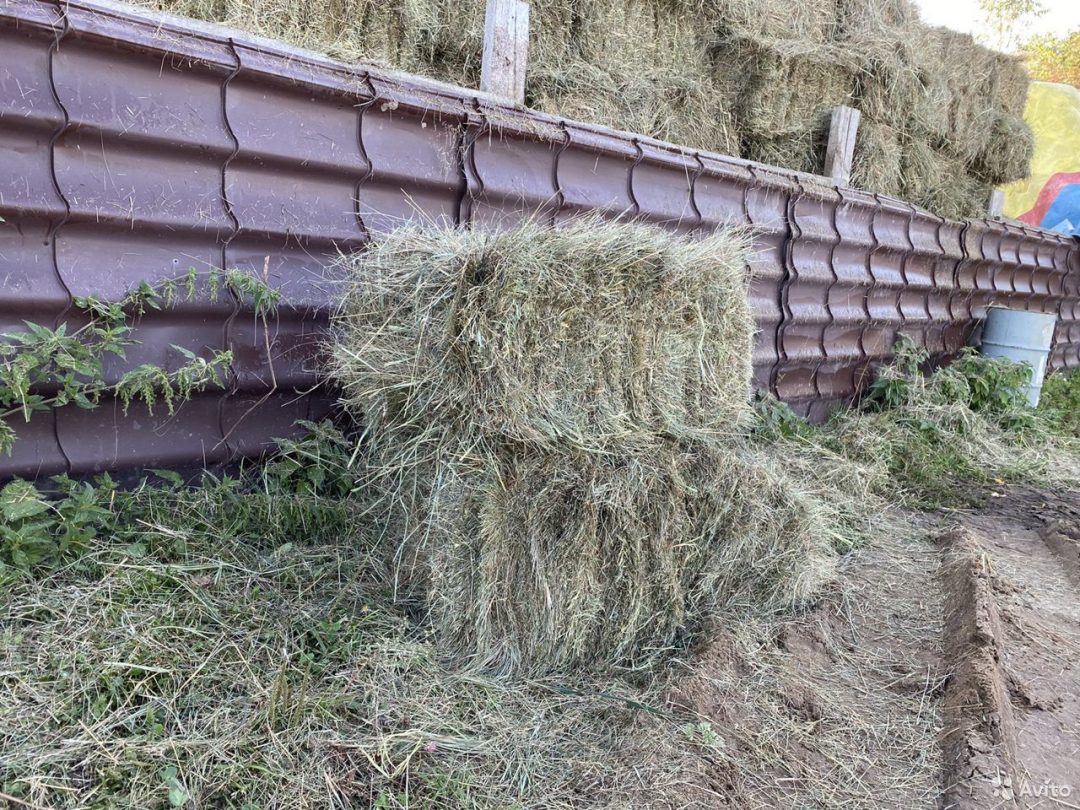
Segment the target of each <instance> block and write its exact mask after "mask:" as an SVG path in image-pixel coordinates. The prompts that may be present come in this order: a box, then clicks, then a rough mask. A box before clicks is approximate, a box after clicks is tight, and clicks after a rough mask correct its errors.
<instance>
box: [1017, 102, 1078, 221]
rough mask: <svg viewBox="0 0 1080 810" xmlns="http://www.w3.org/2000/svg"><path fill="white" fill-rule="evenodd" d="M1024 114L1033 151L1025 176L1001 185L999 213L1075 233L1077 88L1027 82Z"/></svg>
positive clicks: (1076, 219) (1076, 217) (1076, 211)
mask: <svg viewBox="0 0 1080 810" xmlns="http://www.w3.org/2000/svg"><path fill="white" fill-rule="evenodd" d="M1024 118H1025V119H1026V120H1027V122H1028V124H1029V125H1030V126H1031V129H1032V131H1033V132H1034V133H1035V157H1034V159H1033V160H1032V163H1031V177H1029V178H1028V179H1027V180H1019V181H1017V182H1015V183H1010V184H1009V185H1008V186H1006V187H1005V188H1004V191H1005V216H1007V217H1011V218H1013V219H1019V220H1021V221H1022V222H1026V223H1028V224H1029V225H1038V226H1040V227H1043V228H1048V229H1050V230H1054V231H1058V232H1059V233H1066V234H1070V235H1080V90H1077V89H1076V88H1075V87H1072V86H1070V85H1067V84H1049V83H1047V82H1032V83H1031V90H1030V92H1029V94H1028V102H1027V109H1026V110H1025V111H1024Z"/></svg>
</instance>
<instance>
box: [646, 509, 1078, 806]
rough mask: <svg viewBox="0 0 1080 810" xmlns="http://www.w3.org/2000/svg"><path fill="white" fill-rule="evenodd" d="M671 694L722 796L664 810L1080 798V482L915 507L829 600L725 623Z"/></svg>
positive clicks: (715, 792) (1071, 801)
mask: <svg viewBox="0 0 1080 810" xmlns="http://www.w3.org/2000/svg"><path fill="white" fill-rule="evenodd" d="M668 699H669V702H670V704H671V706H672V707H673V708H676V709H679V710H682V711H689V712H692V713H694V714H695V715H697V716H698V717H699V718H700V719H701V722H702V723H703V724H705V725H704V726H703V727H704V728H707V729H708V730H709V733H713V734H715V735H716V736H717V738H718V740H717V746H716V747H717V749H718V751H719V753H718V755H717V756H716V757H715V758H714V766H713V768H712V779H711V780H710V789H711V796H712V798H710V799H708V800H702V801H700V802H699V801H696V800H695V801H683V802H682V803H680V802H677V801H664V802H661V803H659V804H658V805H656V806H695V807H698V806H700V807H739V808H804V807H807V808H808V807H815V808H856V807H857V808H879V807H890V808H892V807H895V808H901V807H902V808H956V809H957V810H992V808H1009V809H1010V810H1011V809H1013V808H1024V809H1025V810H1026V808H1070V807H1071V808H1080V495H1074V496H1062V495H1051V494H1047V493H1043V492H1039V491H1035V490H1030V489H1017V490H1010V491H1008V492H1002V493H998V494H997V497H991V498H990V499H989V500H988V502H987V503H986V504H985V505H984V506H983V507H982V508H980V509H977V510H966V511H955V512H948V513H942V514H939V515H918V514H915V515H903V516H897V520H896V526H895V527H894V529H893V530H892V531H890V532H888V533H886V534H884V535H883V536H882V538H881V539H880V540H879V541H878V542H875V543H874V544H872V545H871V546H870V547H868V548H866V549H864V550H862V551H860V552H858V553H856V554H853V555H852V556H851V557H850V559H849V560H848V561H847V563H846V565H845V567H844V569H843V571H842V572H841V576H840V578H839V581H838V582H837V584H836V586H835V587H834V588H833V589H832V590H831V591H830V592H829V593H828V594H826V595H825V597H824V598H823V599H821V600H820V601H819V603H818V604H817V605H816V606H815V607H814V608H813V609H811V610H809V611H807V612H806V613H804V614H803V615H801V616H797V617H794V618H790V619H788V620H785V621H781V622H774V623H768V624H766V623H762V624H755V625H750V626H741V627H739V628H738V629H737V630H735V631H726V632H722V633H719V634H718V635H717V636H716V638H714V640H713V642H712V643H711V644H710V645H709V647H708V648H707V649H705V650H702V651H699V653H698V655H696V656H695V657H694V658H693V659H692V660H691V661H690V662H689V663H687V664H685V665H684V666H683V667H682V669H681V670H680V671H679V672H678V673H677V675H676V676H675V677H674V678H673V681H672V684H671V687H670V689H669V691H668ZM684 799H685V796H684Z"/></svg>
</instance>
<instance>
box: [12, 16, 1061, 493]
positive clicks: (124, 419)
mask: <svg viewBox="0 0 1080 810" xmlns="http://www.w3.org/2000/svg"><path fill="white" fill-rule="evenodd" d="M823 182H824V181H822V180H820V179H813V178H808V177H805V176H801V175H798V174H795V173H792V172H787V171H784V170H780V169H775V168H769V167H764V166H760V165H756V164H751V163H748V162H746V161H742V160H737V159H734V158H730V157H724V156H720V155H713V154H707V153H702V152H694V151H688V150H685V149H679V148H677V147H674V146H671V145H670V144H665V143H661V142H658V141H654V140H650V139H648V138H643V137H639V136H635V135H631V134H628V133H622V132H616V131H612V130H608V129H604V128H601V127H596V126H591V125H587V124H581V123H577V122H573V121H565V120H560V119H555V118H552V117H550V116H545V115H541V114H538V113H534V112H530V111H525V110H520V109H515V108H513V107H509V106H507V105H504V104H501V103H500V102H498V101H497V100H495V99H492V98H490V97H486V96H484V95H482V94H479V93H475V92H472V91H467V90H463V89H460V88H453V87H448V86H443V85H440V84H437V83H434V82H426V81H423V80H420V79H417V78H415V77H408V76H401V75H397V74H388V73H381V72H375V71H373V70H371V71H369V70H367V69H365V68H360V67H352V66H347V65H342V64H339V63H335V62H332V61H329V60H326V59H323V58H320V57H318V56H315V55H312V54H307V53H303V52H299V51H295V50H291V49H288V48H286V47H284V46H281V45H279V44H275V43H270V42H266V41H263V40H259V39H256V38H253V37H250V36H247V35H244V34H242V33H240V32H235V31H230V30H228V29H224V28H220V27H216V26H208V25H203V24H199V23H195V22H193V21H188V20H180V19H172V18H161V17H155V16H150V15H146V14H144V13H140V12H136V11H134V10H131V9H128V8H125V7H122V6H119V5H114V4H111V3H106V2H90V1H89V0H75V1H73V2H58V1H57V0H0V217H3V219H4V222H3V223H0V272H2V278H3V279H4V287H3V297H2V299H0V330H5V331H6V330H8V329H11V328H19V327H20V326H21V324H22V322H23V321H24V320H29V321H35V322H38V323H48V324H52V323H56V322H58V321H59V320H61V319H63V318H65V316H66V313H68V311H69V309H70V308H71V305H72V299H73V296H79V295H86V294H90V293H93V294H95V295H98V296H101V297H107V298H108V297H111V298H116V297H119V296H121V295H122V294H123V293H124V292H125V291H126V290H127V289H128V288H130V287H131V286H132V285H133V284H134V283H136V282H138V281H140V280H147V281H149V282H151V283H153V282H155V281H160V280H163V279H166V278H171V277H175V276H177V275H178V274H181V273H183V272H185V271H186V270H187V269H188V268H190V267H195V268H198V269H207V268H222V267H224V268H239V269H242V270H245V271H247V272H251V273H255V274H257V275H259V276H260V277H261V276H263V274H264V272H268V275H269V281H270V282H271V283H272V284H274V285H275V286H278V287H280V288H281V289H282V291H283V295H284V298H285V300H286V301H287V302H288V304H287V306H286V307H284V308H283V309H282V310H281V312H280V313H279V316H278V317H277V318H276V320H275V321H274V322H273V323H272V324H271V326H270V329H269V334H264V331H263V328H262V326H261V324H260V323H259V321H258V319H256V318H255V317H254V316H253V313H252V312H251V311H249V310H245V309H244V308H243V307H241V306H240V305H239V304H238V303H237V302H235V301H229V302H218V303H212V302H211V301H210V300H196V301H193V302H191V303H187V304H181V305H179V306H177V307H176V308H174V309H170V310H168V311H164V312H158V313H154V314H153V315H152V316H148V317H146V318H145V319H143V320H142V321H141V323H140V324H139V326H138V327H137V333H136V335H135V337H136V338H137V339H138V340H139V341H141V343H140V345H139V346H138V347H137V350H136V351H134V352H132V353H130V354H129V357H128V362H129V363H131V364H134V363H144V362H153V363H158V364H163V365H166V366H168V365H170V364H173V365H175V364H176V363H177V362H179V361H180V358H178V357H174V356H173V355H174V354H176V352H175V351H174V350H173V349H172V348H170V347H171V346H172V345H174V344H175V345H179V346H183V347H185V348H187V349H190V350H191V351H195V352H197V353H199V354H201V355H203V356H209V354H210V353H211V352H212V351H213V350H215V349H225V348H228V349H231V350H232V351H233V352H234V357H235V360H234V364H233V367H232V369H231V379H230V385H229V389H228V391H226V392H224V393H222V392H213V393H207V394H205V395H201V396H197V397H196V398H195V399H194V400H192V401H191V402H189V403H187V404H185V405H184V406H183V407H181V408H180V409H179V410H178V412H177V413H176V414H175V415H174V416H172V417H166V416H162V415H156V416H154V417H151V416H149V415H148V414H147V413H146V411H145V410H144V409H142V408H139V407H134V408H132V410H131V411H130V413H129V414H128V415H126V416H125V415H124V414H123V413H122V412H121V410H120V409H119V408H118V407H115V406H113V407H103V408H101V409H98V410H94V411H85V410H79V409H77V408H64V409H61V410H59V411H57V412H55V413H48V414H41V415H38V416H35V417H34V418H33V420H32V421H31V422H30V423H29V424H28V425H24V424H21V423H20V424H17V425H16V429H17V432H18V434H19V437H20V438H19V441H18V442H17V443H16V449H15V452H14V455H13V456H12V457H10V458H4V459H2V460H0V475H5V476H6V475H12V474H18V475H34V474H45V473H55V472H64V471H67V472H71V473H75V474H85V473H88V472H94V471H98V470H104V469H122V468H138V467H147V466H166V465H180V464H190V463H206V464H215V463H219V462H224V461H227V460H229V459H232V458H235V457H237V456H244V455H252V454H256V453H258V452H260V451H261V450H262V449H263V448H265V447H266V446H267V443H268V441H269V440H270V439H271V437H277V436H284V435H288V434H290V433H291V432H292V430H293V427H292V426H293V423H294V422H295V420H297V419H304V418H307V419H316V418H319V417H321V416H323V415H325V414H326V413H327V412H328V411H329V409H330V405H331V396H330V395H329V393H327V392H324V391H321V390H315V391H314V392H312V391H311V389H312V388H313V387H314V386H315V385H316V384H317V382H318V379H317V375H316V374H315V373H314V370H313V369H314V367H315V365H316V359H317V351H318V338H319V335H320V333H321V332H322V330H323V329H324V328H325V326H326V323H327V318H328V316H329V313H330V310H331V309H332V307H333V306H334V302H335V300H336V295H335V290H334V279H333V278H332V277H331V276H330V275H328V271H327V266H328V263H329V260H330V259H331V258H332V257H333V256H334V255H335V254H336V253H337V252H338V251H339V250H345V251H347V250H350V249H354V248H357V247H360V246H362V245H363V244H364V243H365V242H366V241H368V240H369V239H370V238H371V237H372V236H377V235H378V234H380V233H383V232H385V231H387V230H389V229H391V228H393V227H397V226H398V225H400V224H402V223H404V222H408V221H416V220H422V221H428V222H442V223H452V224H458V225H468V226H471V227H484V228H497V227H506V226H508V225H510V224H512V223H514V222H516V221H520V220H521V219H522V218H524V217H532V218H539V219H541V220H542V221H548V222H551V223H558V222H559V221H562V220H565V219H566V218H568V217H572V216H574V215H576V214H579V213H581V212H601V213H604V214H607V215H610V216H620V215H631V216H635V217H640V218H642V219H646V220H649V221H652V222H655V223H657V224H659V225H661V226H663V227H667V228H671V229H673V230H676V231H679V232H682V233H685V234H688V235H690V236H693V235H694V234H697V233H703V232H707V231H708V230H710V229H712V228H715V227H716V226H717V225H718V224H720V223H730V222H733V223H739V224H746V225H749V226H751V227H752V228H754V230H755V232H756V234H757V236H756V239H757V250H756V252H755V255H754V258H753V260H752V268H751V269H752V271H753V281H752V285H751V299H752V303H753V307H754V311H755V312H756V314H757V321H758V327H759V330H760V331H759V336H758V341H757V346H756V348H755V354H754V365H755V369H756V380H757V384H758V385H759V386H760V387H762V388H766V389H769V390H771V391H773V392H774V393H775V394H777V395H778V396H780V397H781V398H783V399H785V400H787V401H788V402H790V403H791V404H792V405H793V406H794V407H796V409H798V410H799V411H801V412H802V413H804V414H807V415H810V416H812V417H820V416H821V415H823V414H824V413H825V412H826V411H827V409H828V408H829V407H831V406H832V405H833V404H835V403H836V402H838V401H841V400H845V399H850V397H851V396H853V395H854V394H855V393H856V392H857V391H858V390H859V389H860V387H861V386H862V385H863V384H864V383H865V380H866V377H867V372H868V370H870V369H871V368H872V367H873V365H874V364H875V363H879V362H881V361H884V360H887V359H888V357H889V355H890V351H891V347H892V346H893V344H894V342H895V340H896V338H897V336H898V335H901V334H904V335H908V336H910V337H912V338H913V339H915V340H917V341H920V342H922V343H924V344H925V345H927V346H928V347H929V349H930V351H931V353H932V354H933V355H935V356H938V357H945V356H947V355H949V354H950V353H953V352H955V351H956V350H957V349H958V348H960V347H961V346H962V345H964V344H965V342H967V341H968V339H969V338H970V337H971V333H972V331H973V330H974V329H975V328H976V324H977V318H978V316H979V314H980V313H981V312H982V311H983V310H984V309H985V308H986V306H987V305H989V304H990V303H992V302H1003V303H1008V305H1010V306H1014V307H1023V308H1027V309H1032V310H1038V311H1044V312H1058V313H1060V321H1059V325H1058V330H1057V336H1056V343H1055V347H1054V351H1053V356H1052V361H1051V362H1052V366H1054V367H1067V366H1074V365H1078V364H1080V251H1078V249H1077V246H1076V244H1075V243H1074V242H1073V241H1072V240H1070V239H1068V238H1067V237H1064V236H1060V235H1057V234H1053V233H1048V232H1045V231H1040V230H1037V229H1033V228H1029V227H1025V226H1020V225H1014V224H1006V223H1002V222H994V221H981V220H979V221H967V222H963V223H960V222H949V221H945V220H942V219H940V218H938V217H935V216H933V215H931V214H929V213H927V212H926V211H923V210H920V209H918V208H915V207H913V206H911V205H909V204H907V203H904V202H901V201H898V200H894V199H891V198H886V197H882V196H880V195H874V194H870V193H866V192H862V191H856V190H852V189H847V188H837V187H829V186H826V185H823V184H822V183H823ZM121 371H122V369H121V368H120V367H119V366H116V367H113V368H111V369H109V373H110V375H112V378H113V379H115V378H116V377H117V375H119V374H120V373H121Z"/></svg>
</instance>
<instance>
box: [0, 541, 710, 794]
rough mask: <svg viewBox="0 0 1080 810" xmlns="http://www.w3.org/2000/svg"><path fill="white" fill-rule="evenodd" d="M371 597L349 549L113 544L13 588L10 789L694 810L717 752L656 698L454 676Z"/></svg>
mask: <svg viewBox="0 0 1080 810" xmlns="http://www.w3.org/2000/svg"><path fill="white" fill-rule="evenodd" d="M171 531H173V532H174V533H175V534H177V535H182V534H183V533H184V529H183V526H182V523H181V522H180V521H177V523H176V525H174V526H173V527H172V528H171ZM381 593H382V591H381V586H380V585H379V584H378V582H377V580H373V579H372V577H371V569H370V564H369V561H368V560H367V558H366V557H365V554H364V552H363V549H362V547H360V546H359V545H358V544H357V543H356V542H355V539H354V538H350V539H349V540H343V541H340V542H334V543H327V544H322V545H317V546H313V545H307V544H305V543H304V542H303V541H302V540H299V539H298V541H297V542H296V543H295V544H293V543H288V544H283V545H281V546H278V547H276V548H273V547H271V548H264V549H261V550H260V549H257V548H252V547H244V546H232V547H223V545H222V544H221V543H217V542H205V541H200V542H198V543H192V544H191V545H190V546H189V547H188V551H187V553H186V554H184V555H182V556H175V555H169V554H157V553H143V554H140V553H136V552H134V551H133V550H132V549H130V548H129V547H128V546H120V547H109V546H108V545H107V544H105V545H103V546H102V547H100V548H98V549H97V550H96V551H95V552H94V553H93V554H92V555H91V556H90V557H89V558H86V559H84V560H83V566H82V571H75V570H72V569H68V570H62V571H57V572H55V573H54V574H52V575H50V576H47V577H43V578H40V579H30V578H27V579H24V580H22V581H20V582H17V583H14V584H10V585H8V586H7V590H6V593H5V599H4V601H3V605H2V606H0V628H2V630H0V670H2V682H3V689H0V751H2V752H3V756H2V757H0V792H3V793H4V794H6V795H7V796H11V797H14V799H13V800H12V804H13V806H15V807H22V806H30V807H49V808H95V809H97V808H100V809H101V810H105V808H109V809H110V810H111V809H112V808H132V810H134V809H135V808H138V810H146V808H167V807H221V808H236V810H240V808H260V810H262V809H265V808H327V807H381V808H431V809H432V810H434V809H435V808H496V807H545V808H572V807H579V806H582V802H585V803H586V804H587V805H588V806H591V807H631V806H635V803H637V804H636V806H642V805H641V804H640V802H647V801H648V800H649V799H647V798H646V797H647V796H652V797H657V796H660V795H663V794H664V792H665V791H669V795H672V796H674V795H679V794H681V795H693V796H699V797H700V796H702V795H703V794H702V793H701V792H695V788H693V787H680V783H681V782H682V780H685V779H687V778H688V776H689V775H690V774H692V773H695V772H698V771H701V770H702V769H703V768H705V767H706V764H707V763H705V762H704V761H703V759H702V757H703V755H708V756H710V757H715V756H718V755H719V754H717V753H716V752H711V751H707V750H705V749H702V748H701V747H699V746H694V745H692V744H691V743H690V742H689V741H688V740H687V739H686V738H685V735H684V733H683V731H682V729H681V722H680V719H679V718H677V717H674V716H673V715H670V713H668V712H666V711H665V710H663V709H662V706H661V708H659V709H656V710H653V711H649V710H647V708H648V707H650V706H652V705H653V704H654V703H656V702H657V698H656V696H655V694H653V693H652V692H650V691H649V690H648V689H647V688H640V687H631V686H629V685H627V684H625V683H623V682H620V681H610V680H609V681H605V682H601V683H598V682H595V681H591V680H589V679H588V678H580V677H573V676H568V677H564V678H562V679H555V680H545V681H541V682H531V683H525V682H505V681H501V680H498V679H494V678H490V677H488V676H485V675H483V674H480V673H476V672H470V671H462V670H458V669H449V668H447V667H446V666H445V664H444V663H442V662H441V660H440V656H439V650H438V648H436V647H434V646H432V645H431V644H430V642H429V641H428V640H427V639H426V638H425V637H424V636H423V635H422V634H419V633H418V632H417V631H416V630H415V628H414V627H413V626H412V625H411V623H410V622H409V621H408V620H407V619H406V618H405V617H404V616H402V615H401V614H400V613H399V612H397V611H396V610H394V609H393V608H391V607H390V606H389V605H388V604H387V602H386V600H385V599H383V598H382V597H381ZM640 707H645V708H644V709H643V708H640ZM688 791H690V792H689V793H688ZM635 797H636V798H635Z"/></svg>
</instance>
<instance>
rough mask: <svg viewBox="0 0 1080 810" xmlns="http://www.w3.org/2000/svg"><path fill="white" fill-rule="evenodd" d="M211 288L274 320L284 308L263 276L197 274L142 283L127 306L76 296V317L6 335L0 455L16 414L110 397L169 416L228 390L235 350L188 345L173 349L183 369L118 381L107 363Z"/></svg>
mask: <svg viewBox="0 0 1080 810" xmlns="http://www.w3.org/2000/svg"><path fill="white" fill-rule="evenodd" d="M200 284H202V285H205V288H206V294H207V295H208V296H209V298H210V300H212V301H216V300H217V298H218V295H219V294H220V292H221V291H222V290H225V291H226V292H227V293H228V294H230V295H232V296H234V297H235V298H236V299H237V301H239V302H244V303H246V304H247V305H248V306H250V307H252V308H253V309H254V313H255V317H257V318H262V319H264V320H265V319H266V318H267V317H268V316H269V315H271V314H272V313H273V312H274V310H275V308H276V307H277V304H278V301H279V298H280V293H279V291H277V290H274V289H273V288H271V287H269V286H268V285H267V284H266V283H264V282H263V281H261V280H260V279H258V278H256V277H255V276H252V275H249V274H247V273H243V272H240V271H237V270H230V271H228V272H225V273H220V272H217V271H213V272H210V273H208V274H206V275H205V276H204V277H202V278H200V276H199V274H197V273H196V271H195V270H191V271H190V272H189V273H187V274H186V275H184V276H181V277H179V278H176V279H167V280H165V281H163V282H162V283H161V284H160V285H158V286H157V287H154V286H151V285H150V284H148V283H146V282H142V283H140V284H139V285H137V286H136V287H135V288H134V289H132V290H131V291H130V292H129V293H128V294H127V295H126V296H124V298H123V299H122V300H120V301H114V302H105V301H101V300H99V299H97V298H94V297H85V298H76V299H75V300H74V301H73V307H72V311H71V313H70V314H69V316H68V317H67V318H66V319H65V320H64V321H62V322H61V323H60V324H59V325H57V326H56V327H47V326H43V325H41V324H37V323H30V322H26V328H25V329H22V330H18V331H14V332H7V333H5V334H4V335H0V452H5V453H9V454H10V453H11V450H12V447H13V446H14V443H15V440H16V433H15V430H14V428H13V427H12V426H11V424H10V423H9V421H8V420H9V419H10V418H12V417H20V416H21V417H22V418H23V419H24V420H25V421H29V420H30V417H31V416H32V415H33V414H34V413H37V412H41V411H48V410H50V409H55V408H63V407H66V406H69V405H73V406H75V407H79V408H85V409H93V408H97V407H98V406H99V405H100V404H101V403H102V400H103V398H106V397H112V398H114V399H115V400H117V401H119V403H120V405H121V407H122V409H123V411H124V413H125V414H126V413H127V411H128V409H129V408H130V407H131V405H132V403H133V402H136V401H138V402H141V403H143V405H145V407H146V408H147V410H148V411H149V412H150V413H151V414H152V413H153V409H154V406H155V405H157V404H162V405H164V406H165V408H166V410H167V411H168V412H169V414H172V413H173V411H174V409H175V407H176V405H177V404H178V403H180V402H184V401H186V400H188V399H190V398H191V396H192V395H194V394H196V393H198V392H201V391H204V390H206V389H207V388H208V387H213V386H217V387H221V386H223V385H224V383H225V379H226V377H227V375H228V373H229V366H230V364H231V363H232V353H231V352H229V351H227V350H221V349H215V350H212V351H210V352H209V353H208V355H207V356H203V355H199V354H196V353H195V352H193V351H191V350H189V349H186V348H184V347H182V346H176V345H174V346H173V347H172V348H173V349H174V350H175V351H176V352H177V353H178V354H179V355H180V356H181V357H182V358H183V362H182V363H181V364H180V365H178V366H177V367H175V368H165V367H163V366H160V365H156V364H153V363H144V364H142V365H139V366H136V367H135V368H131V369H128V370H127V371H125V372H123V373H122V374H121V375H120V376H119V377H118V378H116V379H115V380H110V379H109V378H108V376H107V374H106V371H105V364H106V362H107V361H108V359H109V358H110V357H115V358H120V359H123V358H124V357H125V353H126V351H127V350H128V349H129V348H130V347H131V346H133V345H135V344H136V343H137V341H136V340H135V339H134V338H133V336H132V330H133V329H134V327H135V326H136V325H137V324H138V321H139V319H141V318H142V317H143V315H145V314H146V313H147V312H148V311H150V310H156V309H161V308H162V307H172V306H174V305H175V304H176V303H177V302H179V301H191V300H194V298H195V296H196V295H197V294H198V293H199V287H200Z"/></svg>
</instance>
